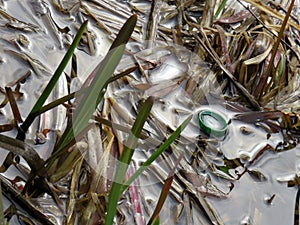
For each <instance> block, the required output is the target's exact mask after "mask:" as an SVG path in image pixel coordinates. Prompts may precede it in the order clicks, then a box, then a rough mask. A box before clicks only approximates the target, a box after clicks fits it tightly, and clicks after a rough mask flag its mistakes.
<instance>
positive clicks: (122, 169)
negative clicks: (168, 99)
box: [105, 97, 154, 225]
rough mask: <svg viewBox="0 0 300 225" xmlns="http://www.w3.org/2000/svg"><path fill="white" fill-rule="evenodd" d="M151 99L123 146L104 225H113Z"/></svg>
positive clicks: (146, 103)
mask: <svg viewBox="0 0 300 225" xmlns="http://www.w3.org/2000/svg"><path fill="white" fill-rule="evenodd" d="M153 102H154V99H153V97H149V98H148V99H147V100H146V102H145V103H144V104H143V105H142V108H141V110H140V112H139V114H138V115H137V118H136V120H135V122H134V124H133V127H132V129H131V134H130V135H129V137H128V140H127V142H126V144H125V146H124V150H123V153H122V155H121V156H120V159H119V162H118V164H117V167H116V174H115V177H114V182H113V184H112V188H111V191H110V194H109V198H108V207H107V216H106V220H105V225H111V224H113V219H114V216H115V214H116V211H117V205H118V200H119V197H120V195H121V193H122V188H123V182H124V177H125V174H126V171H127V168H128V165H129V163H130V161H131V158H132V155H133V152H134V149H135V148H136V146H137V142H138V138H139V137H140V134H141V131H142V129H143V126H144V123H145V122H146V119H147V118H148V116H149V113H150V111H151V108H152V105H153Z"/></svg>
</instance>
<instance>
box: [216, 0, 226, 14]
mask: <svg viewBox="0 0 300 225" xmlns="http://www.w3.org/2000/svg"><path fill="white" fill-rule="evenodd" d="M226 2H227V0H222V2H221V4H220V5H219V7H218V9H217V12H216V13H215V15H214V19H217V18H218V16H219V14H220V13H221V11H222V10H223V9H224V7H225V6H226Z"/></svg>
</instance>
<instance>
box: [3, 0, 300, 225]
mask: <svg viewBox="0 0 300 225" xmlns="http://www.w3.org/2000/svg"><path fill="white" fill-rule="evenodd" d="M54 2H56V1H54ZM61 2H63V7H64V8H60V10H58V9H57V8H55V7H54V5H53V2H52V1H30V0H27V1H21V0H10V1H4V2H3V4H2V6H1V10H2V12H7V13H8V14H9V15H10V16H11V17H14V18H15V19H18V20H19V22H18V23H13V22H14V21H15V20H13V19H12V18H7V17H6V16H4V15H3V14H1V15H2V18H1V25H2V26H1V28H0V29H1V38H0V46H1V47H0V53H1V55H0V57H1V64H0V68H1V71H2V76H1V79H0V86H1V88H4V87H5V86H6V85H7V84H8V83H9V82H11V81H14V80H16V79H18V78H20V77H21V76H22V75H24V74H25V73H26V72H27V71H30V72H31V73H30V75H29V77H28V78H27V79H26V81H25V83H21V89H20V90H21V92H22V94H23V96H22V97H21V98H20V99H19V100H18V101H17V103H18V107H19V110H20V112H21V116H22V117H23V118H25V117H26V115H27V114H28V113H29V111H30V109H31V107H32V106H33V104H34V103H35V101H36V99H37V97H38V96H39V95H40V93H41V90H42V89H43V87H44V86H45V83H46V82H47V81H48V80H49V79H50V76H51V74H53V72H54V71H55V69H56V67H57V65H58V64H59V62H60V59H61V58H62V57H63V54H64V53H65V51H66V46H67V45H68V44H69V43H70V41H71V40H72V37H73V36H74V33H75V32H76V29H77V28H78V27H79V25H80V23H81V22H82V20H83V18H88V19H89V20H90V21H91V23H90V25H89V30H90V32H91V33H92V34H93V35H94V36H93V44H94V47H95V49H94V50H95V51H91V49H88V48H86V47H82V46H81V48H80V49H81V50H77V51H76V58H77V75H78V77H77V78H75V79H73V80H72V83H71V86H70V89H71V91H73V90H77V89H78V88H79V87H80V85H81V84H82V83H83V82H84V80H85V79H86V77H87V76H88V75H89V73H90V72H91V71H92V69H93V68H94V67H95V65H96V64H97V63H98V62H99V61H100V60H101V59H102V58H103V56H104V55H105V54H106V52H107V50H108V47H109V43H110V40H111V38H112V37H114V36H115V33H116V31H117V30H118V29H119V28H120V27H121V24H122V23H123V22H124V21H125V18H127V17H128V16H129V15H130V14H131V12H130V11H131V10H133V9H135V10H136V8H134V7H137V8H138V9H139V10H140V11H141V12H140V13H139V21H138V29H137V31H135V33H134V35H133V42H132V43H131V44H130V48H129V49H131V50H132V49H135V51H136V50H137V49H140V50H139V51H137V53H136V54H135V57H136V59H138V60H139V62H140V63H145V62H151V63H153V64H156V65H157V66H156V67H155V68H151V69H145V71H144V72H145V73H146V74H145V76H140V74H137V73H133V74H131V76H130V77H129V78H128V80H127V81H126V82H125V81H124V80H122V81H119V82H116V83H114V84H111V85H110V86H109V88H108V90H107V94H106V98H107V99H108V98H113V99H114V100H115V101H117V103H118V105H119V106H120V107H113V106H111V108H110V110H111V113H112V114H114V115H115V118H116V121H114V122H117V123H119V124H121V125H124V126H128V125H129V126H130V125H132V122H133V120H134V118H135V115H136V111H137V109H138V107H139V104H138V103H139V101H140V100H143V99H145V98H146V97H148V96H150V95H153V96H155V97H156V101H155V104H154V106H153V109H152V112H151V121H148V123H147V124H146V125H145V130H146V131H147V132H148V134H150V135H151V136H152V137H153V138H155V140H156V141H157V142H158V143H160V142H161V141H163V140H164V139H165V138H166V137H167V136H168V135H169V134H170V131H172V130H175V129H176V128H177V127H178V126H179V125H180V124H181V123H182V122H183V121H184V119H185V118H187V116H189V115H193V118H192V120H191V122H190V124H189V125H188V126H187V128H186V129H185V130H184V131H183V132H182V136H181V138H180V139H179V140H178V143H176V144H175V145H173V146H172V147H171V149H169V150H168V151H167V152H166V153H165V154H164V158H162V159H159V160H157V161H156V162H155V163H153V165H152V166H151V167H150V168H149V169H147V170H146V172H145V173H144V174H143V175H142V176H141V177H140V178H139V180H138V183H137V187H138V192H139V203H140V205H141V207H142V210H141V211H140V212H137V211H136V212H134V210H133V207H132V205H133V202H132V201H131V199H130V197H128V198H127V199H125V200H124V201H123V202H122V203H121V205H120V212H122V213H123V215H124V218H125V223H126V224H133V223H134V221H137V219H136V218H137V217H140V218H142V219H141V221H142V222H141V224H145V221H147V220H148V219H149V217H150V216H151V213H152V212H153V209H154V207H155V205H156V202H157V199H158V197H159V193H160V190H161V187H162V182H163V180H164V179H166V177H167V176H168V173H169V172H170V171H171V169H172V167H173V166H174V164H175V161H176V159H178V157H179V155H180V154H181V153H182V152H184V156H183V159H182V160H181V161H180V163H179V166H178V168H177V170H176V176H175V179H174V183H173V188H172V190H171V193H170V195H169V197H168V198H167V201H166V203H165V205H164V207H163V210H162V212H161V214H160V216H161V224H210V221H213V222H214V223H215V224H226V225H231V224H292V223H293V221H294V208H295V197H296V192H297V188H295V187H288V186H287V182H288V181H289V180H292V179H293V177H294V176H295V175H296V174H298V173H299V171H298V169H299V154H298V153H297V152H298V150H299V149H298V146H297V147H296V148H294V149H291V150H289V151H284V152H281V153H278V152H274V151H272V148H273V149H274V148H276V146H278V145H279V144H280V142H282V139H283V137H282V135H281V134H280V133H275V134H271V136H270V134H269V132H267V131H266V130H264V129H263V128H261V127H258V126H256V125H255V124H248V123H243V122H241V121H235V120H233V117H234V115H235V114H236V113H237V112H235V111H234V110H231V109H228V107H226V104H227V103H226V101H225V100H223V99H222V98H220V97H219V95H220V93H218V87H217V86H214V85H213V84H214V78H213V77H214V76H213V73H212V71H210V70H209V66H208V65H206V63H205V62H203V61H202V60H201V58H199V57H198V56H195V55H194V54H192V53H191V52H190V51H188V50H187V49H184V48H183V47H180V46H178V45H175V44H172V45H171V47H170V46H169V45H170V44H169V43H170V40H166V42H161V41H160V42H156V43H155V45H154V47H153V48H150V49H148V50H141V49H143V48H144V46H145V45H142V44H141V40H143V38H144V37H145V36H144V33H145V30H146V20H147V13H149V12H150V4H149V3H148V2H147V1H145V2H142V1H139V2H128V4H127V3H126V2H125V3H120V1H116V2H115V3H116V4H115V6H114V7H115V8H114V10H115V13H113V12H112V11H110V10H109V8H111V6H109V7H108V8H105V7H104V8H101V7H96V6H95V5H89V1H86V2H85V1H83V3H82V4H83V5H81V6H80V5H79V4H78V1H61ZM112 2H113V1H112ZM103 4H104V3H103ZM83 6H86V7H88V9H90V11H91V12H92V13H94V14H95V15H97V18H100V19H99V20H100V21H105V22H106V24H108V25H110V27H109V29H100V28H99V26H96V23H95V21H94V20H93V19H91V16H87V15H86V14H83V13H82V11H80V10H79V9H80V8H82V7H83ZM172 9H173V8H172ZM63 10H67V13H63ZM161 10H162V11H163V10H168V7H167V6H166V4H163V5H162V9H161ZM137 12H139V11H138V10H137ZM142 12H143V13H142ZM173 22H174V21H172V23H167V24H165V27H170V26H172V24H173ZM65 27H67V28H68V29H70V31H68V32H64V31H62V30H63V29H64V28H65ZM60 29H61V30H60ZM59 30H60V31H59ZM168 41H169V42H168ZM166 43H168V44H169V45H167V44H166ZM136 59H135V60H136ZM134 63H136V62H135V61H134V60H133V57H131V56H126V57H124V59H123V60H122V62H121V64H120V66H119V67H118V70H119V71H122V70H124V69H126V68H129V67H130V66H131V65H134ZM151 63H150V65H149V64H148V66H150V67H151ZM146 64H147V63H146ZM65 72H66V73H67V74H68V75H70V74H71V65H69V66H68V68H67V70H66V71H65ZM195 74H197V75H199V74H200V78H201V87H199V90H200V91H199V93H198V95H193V94H191V93H190V92H189V91H188V88H187V85H188V78H190V77H193V76H194V75H195ZM145 87H146V88H145ZM67 90H68V88H67V81H66V78H65V77H64V76H62V79H61V80H60V82H59V84H58V87H57V89H56V90H55V92H54V93H53V94H52V95H51V97H50V99H49V102H50V101H52V100H53V99H56V98H58V97H60V96H64V95H66V94H67V93H68V91H67ZM0 97H1V100H3V99H4V98H5V96H4V94H2V95H1V96H0ZM203 99H205V101H203ZM99 108H100V109H101V107H99ZM120 109H121V110H120ZM202 110H212V111H214V112H217V113H219V114H220V115H222V116H223V117H224V118H225V120H226V121H228V123H229V125H228V131H227V133H226V135H225V136H224V137H221V138H214V137H209V136H207V135H206V134H205V133H203V132H202V131H201V130H200V129H199V122H198V113H199V112H200V111H202ZM1 113H2V114H1V116H0V124H6V123H10V122H11V120H12V119H13V115H12V113H11V110H10V107H9V104H7V105H5V106H4V107H2V108H1ZM65 119H66V112H65V109H64V107H59V108H58V109H55V110H53V111H51V112H50V113H47V114H46V115H45V117H41V118H40V120H38V121H36V123H35V125H34V126H33V127H32V128H31V130H30V132H29V134H28V136H27V140H26V141H27V142H28V143H30V144H32V145H34V144H35V143H36V131H41V130H42V129H45V128H47V129H51V130H52V131H50V134H49V135H48V137H47V140H46V142H45V143H44V144H41V145H34V147H35V148H36V149H37V151H38V153H39V154H40V155H41V156H42V157H44V158H47V157H48V156H49V154H50V151H51V147H52V146H53V144H54V138H55V137H56V133H55V132H56V131H60V130H63V129H64V126H65ZM39 121H40V122H39ZM41 121H42V122H41ZM5 134H7V135H9V136H13V137H14V136H15V135H16V130H12V131H9V132H6V133H5ZM126 137H127V135H126V134H120V135H119V136H118V139H119V140H120V142H123V140H125V139H126ZM201 140H202V141H203V140H204V141H203V143H205V144H207V145H208V146H210V148H208V150H205V152H204V155H205V157H204V156H203V155H202V156H201V154H202V153H200V152H199V148H198V147H197V144H198V142H199V141H201ZM206 142H207V143H206ZM157 146H158V144H157V143H153V142H152V141H151V140H150V139H149V140H143V141H141V142H140V145H139V147H138V149H137V151H136V152H135V155H134V158H133V165H134V166H135V169H136V168H137V167H138V166H139V165H141V163H142V162H143V161H145V160H146V158H147V157H149V155H150V154H151V153H152V152H153V151H154V150H155V149H156V148H157ZM266 146H268V149H267V150H266V151H264V152H263V153H262V152H261V150H262V149H263V148H264V147H266ZM1 154H2V155H3V157H1V158H3V160H4V156H5V154H6V152H5V151H1ZM193 158H196V161H197V160H198V161H197V163H195V164H192V163H191V161H192V159H193ZM225 158H226V159H228V160H235V159H241V161H243V163H245V164H246V165H247V170H248V171H253V172H252V173H250V172H248V171H245V167H243V166H236V167H234V168H230V169H229V172H228V174H225V173H224V172H223V173H222V171H217V172H216V171H213V169H212V168H210V165H213V166H220V165H223V164H222V163H223V160H224V159H225ZM250 161H251V162H252V161H253V163H248V162H250ZM0 163H1V164H2V161H1V162H0ZM245 164H244V165H245ZM182 169H183V170H186V171H189V172H190V173H194V174H196V177H198V178H199V180H196V181H195V180H191V181H190V184H191V186H188V185H186V184H183V183H184V182H186V180H184V179H183V178H182V176H181V175H180V174H181V173H180V171H181V170H182ZM17 174H18V173H17V171H15V170H14V169H13V168H10V169H9V170H8V171H7V172H6V173H5V175H6V176H8V177H11V178H13V177H15V176H16V175H17ZM257 174H260V176H257ZM18 175H19V174H18ZM186 183H188V182H186ZM48 200H49V199H47V201H42V205H43V207H44V208H42V209H43V210H44V211H45V212H47V213H49V214H50V215H51V216H52V217H55V218H56V219H57V223H59V222H60V221H61V217H62V215H61V213H60V212H58V210H57V208H56V207H53V208H52V209H51V207H49V201H48ZM36 201H37V202H38V201H39V199H37V200H36ZM52 203H53V202H51V200H50V205H51V204H52ZM8 204H9V203H8V201H7V199H5V205H6V206H8ZM53 204H54V203H53ZM47 210H48V211H47ZM204 212H205V213H206V214H207V215H206V216H204V214H205V213H204ZM135 213H140V214H139V215H135V216H134V214H135ZM208 217H209V218H208ZM12 222H15V224H18V222H17V221H12Z"/></svg>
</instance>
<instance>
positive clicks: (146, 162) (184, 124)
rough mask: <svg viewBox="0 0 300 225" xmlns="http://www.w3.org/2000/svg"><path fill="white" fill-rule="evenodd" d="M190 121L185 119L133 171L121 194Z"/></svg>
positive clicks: (189, 118)
mask: <svg viewBox="0 0 300 225" xmlns="http://www.w3.org/2000/svg"><path fill="white" fill-rule="evenodd" d="M191 119H192V115H190V116H189V117H188V118H186V119H185V120H184V121H183V122H182V124H181V125H180V126H179V127H178V128H177V129H176V130H175V131H174V132H173V133H172V134H171V135H170V137H169V138H168V139H167V140H166V141H165V142H164V143H163V144H162V145H161V146H160V147H159V148H158V149H157V150H156V151H155V152H154V153H153V154H152V155H151V156H150V157H149V158H148V159H147V160H146V161H145V162H144V163H143V164H142V166H141V167H140V168H139V169H138V170H137V171H135V173H134V174H133V175H132V176H131V177H130V178H129V179H128V180H127V182H126V183H125V185H124V186H123V189H122V192H123V191H125V190H126V188H128V186H129V185H130V184H131V183H132V182H133V181H134V180H135V179H136V178H137V177H138V176H139V175H140V174H141V173H142V172H143V171H144V170H145V169H147V167H148V166H149V165H151V163H152V162H153V161H154V160H155V159H156V158H157V157H158V156H160V155H161V154H162V153H163V152H164V151H165V150H166V149H167V148H169V146H170V145H171V144H172V143H173V141H174V140H175V139H176V138H177V137H178V136H179V135H180V134H181V132H182V131H183V130H184V129H185V127H186V126H187V125H188V123H189V122H190V120H191Z"/></svg>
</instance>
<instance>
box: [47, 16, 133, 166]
mask: <svg viewBox="0 0 300 225" xmlns="http://www.w3.org/2000/svg"><path fill="white" fill-rule="evenodd" d="M136 21H137V16H136V15H133V16H131V17H130V18H129V19H128V20H127V21H126V23H125V24H124V25H123V27H122V28H121V30H120V32H119V34H118V35H117V37H116V39H115V40H114V42H113V44H112V46H111V48H110V50H109V51H108V53H107V55H106V56H105V57H104V59H103V60H102V61H101V62H100V63H99V64H98V66H97V67H96V68H95V70H94V71H93V72H92V73H95V74H96V75H95V77H94V78H93V80H92V82H91V84H90V86H89V87H88V90H87V91H86V92H85V93H84V94H83V95H80V96H77V101H78V106H77V108H76V110H75V112H74V115H73V117H72V120H71V121H70V123H71V124H68V126H67V128H66V130H65V131H64V133H63V135H62V137H61V138H60V140H59V142H58V143H57V145H56V146H57V147H56V150H55V155H54V156H51V157H50V158H49V160H48V161H53V158H54V157H58V156H59V155H60V154H61V153H62V152H64V150H65V147H66V146H67V145H68V143H69V142H70V141H72V140H74V137H76V136H77V135H78V134H79V133H80V132H81V131H83V130H84V129H85V127H86V126H87V125H88V123H89V120H90V118H91V117H92V115H93V113H94V112H95V110H96V108H97V106H98V104H99V103H100V101H101V100H102V98H103V96H104V93H105V92H104V90H105V88H106V86H107V84H108V82H109V81H110V79H111V76H112V74H113V73H114V71H115V69H116V67H117V65H118V64H119V62H120V60H121V58H122V55H123V53H124V50H125V44H126V43H127V42H128V41H129V39H130V36H131V34H132V32H133V30H134V27H135V25H136Z"/></svg>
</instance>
